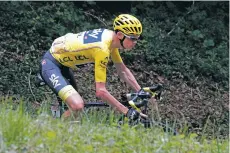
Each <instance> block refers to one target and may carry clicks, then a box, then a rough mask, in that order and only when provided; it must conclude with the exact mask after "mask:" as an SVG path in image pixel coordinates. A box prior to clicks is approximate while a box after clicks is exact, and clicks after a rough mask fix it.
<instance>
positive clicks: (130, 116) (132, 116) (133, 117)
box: [126, 108, 140, 120]
mask: <svg viewBox="0 0 230 153" xmlns="http://www.w3.org/2000/svg"><path fill="white" fill-rule="evenodd" d="M126 116H127V117H128V119H130V120H137V119H138V118H139V116H140V113H139V112H138V111H136V110H135V109H134V108H130V109H129V110H128V112H127V114H126Z"/></svg>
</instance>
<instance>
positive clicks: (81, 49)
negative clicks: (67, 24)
mask: <svg viewBox="0 0 230 153" xmlns="http://www.w3.org/2000/svg"><path fill="white" fill-rule="evenodd" d="M113 28H114V31H112V30H108V29H94V30H89V31H84V32H80V33H77V34H74V33H68V34H66V35H64V36H61V37H59V38H57V39H55V40H54V42H53V43H52V46H51V48H50V49H49V50H48V51H47V52H46V53H45V55H44V56H43V58H42V60H41V63H40V73H41V76H42V78H43V79H44V81H45V82H46V84H47V85H48V86H49V87H50V88H51V89H52V90H53V91H54V92H55V93H56V94H57V95H58V96H59V97H60V98H61V99H62V100H63V101H64V102H65V103H66V104H67V105H68V106H69V108H70V109H69V110H67V111H66V112H65V113H64V114H63V115H64V117H68V116H70V114H71V112H77V111H80V110H82V109H83V107H84V102H83V99H82V97H81V96H80V95H79V93H78V92H77V87H76V82H75V79H74V76H73V71H72V69H73V70H74V69H76V68H77V66H78V65H84V64H87V63H94V66H95V84H96V96H97V97H99V98H100V99H102V100H103V101H106V102H108V103H109V104H110V105H111V106H113V107H114V108H115V109H116V110H118V111H120V112H121V113H124V114H125V115H126V116H127V117H128V118H131V119H135V118H138V116H139V115H144V114H140V113H139V112H137V111H136V110H134V109H128V108H127V107H125V106H124V105H122V104H121V103H120V102H119V101H118V100H117V99H115V98H114V97H113V96H112V95H111V94H110V93H109V92H108V91H107V90H106V87H105V83H106V67H107V63H108V61H109V59H110V58H111V59H112V61H113V63H114V65H115V67H116V69H117V72H118V74H119V77H120V78H121V79H123V80H124V81H125V82H126V83H127V84H128V85H129V86H130V87H131V88H132V89H133V90H134V91H136V92H137V91H139V90H140V89H141V87H140V85H139V84H138V83H137V81H136V79H135V77H134V76H133V74H132V73H131V72H130V70H129V69H128V68H127V67H126V66H125V64H124V63H123V61H122V59H121V57H120V54H119V49H127V50H130V49H132V48H133V47H134V46H135V45H136V43H137V41H138V39H139V37H140V35H141V33H142V24H141V22H140V21H139V20H138V19H137V18H136V17H134V16H132V15H129V14H121V15H119V16H117V17H116V18H115V20H114V22H113Z"/></svg>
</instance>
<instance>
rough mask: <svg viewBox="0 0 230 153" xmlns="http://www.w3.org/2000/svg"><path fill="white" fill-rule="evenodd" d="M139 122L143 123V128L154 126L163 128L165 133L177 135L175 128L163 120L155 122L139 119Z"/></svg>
mask: <svg viewBox="0 0 230 153" xmlns="http://www.w3.org/2000/svg"><path fill="white" fill-rule="evenodd" d="M140 123H141V124H143V125H144V127H145V128H154V127H159V128H161V129H163V130H164V132H166V133H171V134H173V135H178V134H179V133H178V131H177V129H175V128H173V127H171V126H169V125H168V124H165V123H163V122H156V121H153V120H145V119H141V120H140Z"/></svg>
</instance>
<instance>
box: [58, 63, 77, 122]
mask: <svg viewBox="0 0 230 153" xmlns="http://www.w3.org/2000/svg"><path fill="white" fill-rule="evenodd" d="M61 72H62V74H63V76H64V77H65V78H66V79H67V80H68V81H69V83H70V85H72V86H73V88H74V89H75V90H76V91H77V83H76V81H75V78H74V73H73V71H72V69H70V68H68V67H63V68H62V69H61ZM70 114H71V110H70V109H69V110H66V111H65V112H64V113H63V115H62V116H63V117H64V118H66V117H68V116H70ZM74 115H75V116H76V117H77V116H78V115H77V113H75V114H74Z"/></svg>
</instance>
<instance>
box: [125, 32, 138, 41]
mask: <svg viewBox="0 0 230 153" xmlns="http://www.w3.org/2000/svg"><path fill="white" fill-rule="evenodd" d="M122 34H123V35H124V36H125V37H127V38H129V39H130V40H131V41H138V40H139V37H140V36H138V37H136V36H128V35H126V34H124V33H122Z"/></svg>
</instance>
